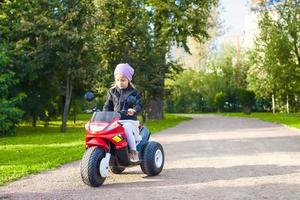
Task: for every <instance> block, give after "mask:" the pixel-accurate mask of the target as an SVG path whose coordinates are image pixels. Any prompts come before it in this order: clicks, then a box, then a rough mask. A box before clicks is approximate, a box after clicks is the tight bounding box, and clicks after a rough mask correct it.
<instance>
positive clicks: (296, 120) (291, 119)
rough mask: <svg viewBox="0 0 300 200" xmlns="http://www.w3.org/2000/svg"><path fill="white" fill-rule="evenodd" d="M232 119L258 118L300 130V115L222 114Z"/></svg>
mask: <svg viewBox="0 0 300 200" xmlns="http://www.w3.org/2000/svg"><path fill="white" fill-rule="evenodd" d="M221 115H224V116H230V117H248V118H257V119H260V120H263V121H268V122H273V123H276V124H285V125H287V126H290V127H294V128H298V129H300V114H284V113H275V114H273V113H252V114H250V115H246V114H244V113H221Z"/></svg>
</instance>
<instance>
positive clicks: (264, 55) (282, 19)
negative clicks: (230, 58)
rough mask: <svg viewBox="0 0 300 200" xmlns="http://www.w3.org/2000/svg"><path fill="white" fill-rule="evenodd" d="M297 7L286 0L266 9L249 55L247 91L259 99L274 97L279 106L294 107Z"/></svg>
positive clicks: (299, 69) (298, 71)
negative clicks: (288, 105)
mask: <svg viewBox="0 0 300 200" xmlns="http://www.w3.org/2000/svg"><path fill="white" fill-rule="evenodd" d="M299 15H300V4H299V1H297V0H287V1H283V2H282V3H279V4H277V5H274V7H273V8H272V9H266V10H265V11H264V12H263V13H262V16H261V20H260V22H259V28H260V34H259V37H258V38H257V40H256V42H255V46H254V48H253V50H251V51H250V52H249V60H248V63H249V66H250V68H249V74H248V78H247V80H248V82H249V89H251V90H253V91H254V92H255V93H256V94H257V95H258V96H259V97H264V98H270V97H271V95H275V97H276V102H278V103H279V106H281V105H284V104H285V103H286V102H287V101H290V105H296V104H295V103H296V102H295V101H297V100H296V99H297V98H299V94H300V93H299V92H300V91H299V83H300V79H299V77H300V54H299V46H300V40H299V38H300V25H299V24H300V23H299Z"/></svg>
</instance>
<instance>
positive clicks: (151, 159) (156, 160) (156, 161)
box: [141, 142, 165, 176]
mask: <svg viewBox="0 0 300 200" xmlns="http://www.w3.org/2000/svg"><path fill="white" fill-rule="evenodd" d="M142 156H143V159H142V160H143V161H142V163H141V169H142V171H143V172H144V173H145V174H147V175H149V176H156V175H158V174H159V173H160V172H161V171H162V169H163V166H164V161H165V156H164V150H163V148H162V146H161V144H159V143H158V142H149V143H148V144H147V145H146V146H145V147H144V148H143V155H142Z"/></svg>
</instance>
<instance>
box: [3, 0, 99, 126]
mask: <svg viewBox="0 0 300 200" xmlns="http://www.w3.org/2000/svg"><path fill="white" fill-rule="evenodd" d="M93 2H94V1H93V0H84V1H79V0H78V1H59V0H55V1H43V2H40V1H37V0H31V1H23V0H20V1H5V3H4V4H3V5H1V8H2V9H1V11H2V12H3V13H4V14H5V15H6V16H7V17H6V18H5V20H1V24H2V27H4V30H3V35H4V37H5V38H6V39H7V41H8V43H9V51H10V52H11V53H12V55H13V57H14V59H13V61H12V65H13V71H14V72H16V75H17V76H18V79H19V80H20V84H19V90H20V91H22V92H24V93H26V94H27V98H26V99H25V100H24V104H23V109H24V110H25V111H26V114H27V115H30V116H31V117H32V119H33V120H32V121H33V125H35V123H36V120H37V118H48V117H49V115H48V114H47V113H49V110H54V106H55V105H57V101H59V103H58V104H63V105H62V106H59V107H62V109H61V110H62V111H61V112H62V126H61V131H62V132H64V131H65V130H66V122H67V116H68V111H69V107H70V103H71V99H72V96H73V90H74V87H75V86H74V82H75V81H76V82H77V84H76V86H79V88H85V87H84V86H86V85H87V84H88V85H91V80H92V79H93V78H91V77H94V75H95V71H96V66H97V63H98V61H97V57H98V55H97V49H98V48H99V46H98V45H97V43H95V41H96V40H95V38H96V35H97V34H96V32H95V30H96V29H95V24H96V23H97V20H96V18H95V17H96V15H95V13H96V12H95V6H94V4H93ZM79 88H77V90H78V89H79ZM75 89H76V88H75ZM58 97H59V98H58ZM56 109H57V108H56Z"/></svg>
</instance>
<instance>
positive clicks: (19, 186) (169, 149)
mask: <svg viewBox="0 0 300 200" xmlns="http://www.w3.org/2000/svg"><path fill="white" fill-rule="evenodd" d="M152 139H153V140H156V141H159V142H161V143H162V144H163V147H164V149H165V155H166V162H165V167H164V170H163V172H162V173H161V174H160V175H159V176H157V177H146V176H145V175H144V174H143V173H142V172H141V170H140V168H139V167H134V168H129V169H127V170H126V171H125V172H124V174H122V175H111V176H109V177H108V178H107V180H106V181H105V183H104V185H103V186H102V187H100V188H90V187H88V186H86V185H84V184H83V183H82V181H81V179H80V175H79V161H77V162H73V163H70V164H67V165H64V166H62V167H61V168H59V169H56V170H51V171H47V172H43V173H41V174H38V175H35V176H29V177H27V178H24V179H22V180H20V181H17V182H13V183H11V184H9V185H8V186H4V187H0V199H101V200H103V199H109V200H111V199H131V200H134V199H137V200H141V199H151V200H152V199H164V200H165V199H197V200H198V199H201V200H203V199H210V200H212V199H218V200H219V199H222V200H223V199H244V200H246V199H255V200H257V199H272V200H274V199H286V200H293V199H295V200H296V199H297V200H298V199H300V131H297V130H293V129H289V128H286V127H283V126H280V125H274V124H272V123H267V122H262V121H259V120H256V119H241V118H226V117H220V116H213V115H202V116H200V115H198V116H197V115H196V116H194V119H193V120H191V121H188V122H184V123H181V124H180V125H178V126H176V127H174V128H170V129H167V130H165V131H162V132H160V133H158V134H156V135H154V136H153V138H152Z"/></svg>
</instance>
